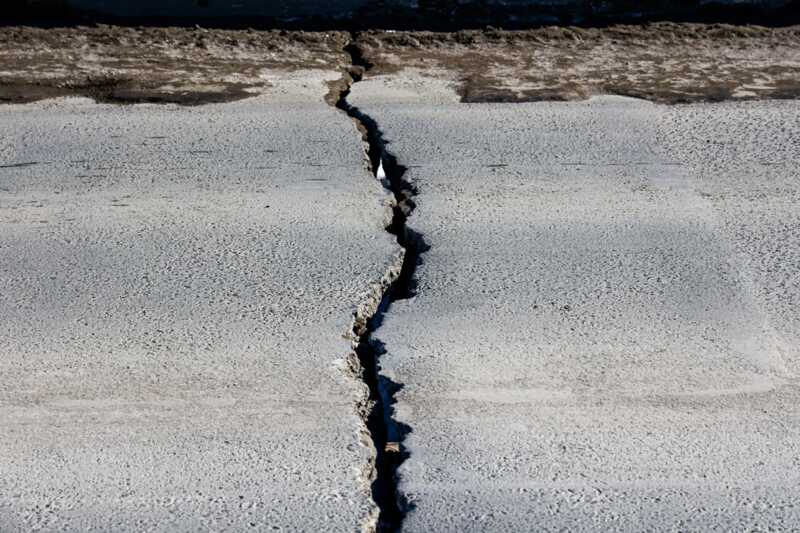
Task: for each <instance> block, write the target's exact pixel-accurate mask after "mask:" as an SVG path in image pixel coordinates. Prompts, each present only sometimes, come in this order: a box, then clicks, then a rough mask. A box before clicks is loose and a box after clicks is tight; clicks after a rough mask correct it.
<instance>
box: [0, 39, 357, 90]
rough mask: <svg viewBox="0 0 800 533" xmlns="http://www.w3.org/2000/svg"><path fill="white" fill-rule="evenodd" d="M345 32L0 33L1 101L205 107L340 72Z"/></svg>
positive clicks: (343, 55)
mask: <svg viewBox="0 0 800 533" xmlns="http://www.w3.org/2000/svg"><path fill="white" fill-rule="evenodd" d="M348 39H349V35H348V34H347V33H343V32H314V33H312V32H302V31H280V30H277V31H256V30H206V29H202V28H132V27H131V28H129V27H119V26H103V25H100V26H91V27H80V26H79V27H69V28H47V29H45V28H32V27H22V26H19V27H5V28H0V102H7V103H11V102H17V103H19V102H30V101H34V100H40V99H42V98H51V97H55V96H67V95H84V96H90V97H92V98H94V99H96V100H98V101H102V102H117V103H135V102H174V103H179V104H202V103H211V102H223V101H230V100H236V99H240V98H245V97H247V96H252V95H254V94H259V93H261V92H263V91H264V90H265V89H267V88H268V87H269V85H270V82H269V79H270V74H271V73H274V72H276V71H293V70H299V69H303V70H306V69H319V70H336V71H338V70H340V69H341V68H342V66H343V65H344V64H347V63H348V62H349V57H348V55H347V54H346V53H344V52H343V51H342V49H343V47H344V46H345V44H346V42H347V41H348Z"/></svg>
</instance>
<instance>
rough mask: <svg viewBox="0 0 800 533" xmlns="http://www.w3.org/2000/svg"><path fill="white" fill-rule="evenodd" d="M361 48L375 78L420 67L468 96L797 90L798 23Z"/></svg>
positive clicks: (416, 39)
mask: <svg viewBox="0 0 800 533" xmlns="http://www.w3.org/2000/svg"><path fill="white" fill-rule="evenodd" d="M359 45H360V47H361V49H362V52H363V54H364V57H365V58H366V59H367V60H368V61H369V62H370V63H372V64H373V68H372V69H370V74H371V75H378V74H381V73H384V74H385V73H395V72H398V71H399V70H401V69H403V68H407V67H414V68H416V69H419V70H421V71H422V72H429V73H430V75H432V76H436V77H444V78H446V79H450V80H452V81H453V83H454V85H455V86H456V88H457V90H458V92H459V95H460V96H461V100H462V101H464V102H486V101H494V102H497V101H508V102H520V101H536V100H576V99H583V98H587V97H589V96H591V95H594V94H616V95H622V96H633V97H638V98H644V99H648V100H652V101H657V102H664V103H682V102H697V101H718V100H727V99H753V98H795V97H797V96H799V95H800V26H792V27H786V28H763V27H757V26H726V25H701V24H674V23H658V24H650V25H644V26H611V27H608V28H603V29H585V28H573V27H549V28H541V29H536V30H528V31H501V30H488V31H462V32H457V33H429V32H417V33H408V32H392V33H387V32H368V33H365V34H364V35H362V36H361V37H360V39H359Z"/></svg>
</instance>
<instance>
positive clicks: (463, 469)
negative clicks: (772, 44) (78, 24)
mask: <svg viewBox="0 0 800 533" xmlns="http://www.w3.org/2000/svg"><path fill="white" fill-rule="evenodd" d="M103 31H105V30H103ZM103 31H101V32H100V35H105V34H104V33H103ZM153 31H155V30H153ZM726 31H727V30H726ZM23 33H24V32H23ZM156 33H157V32H156ZM181 35H183V33H181ZM212 37H213V36H212ZM229 37H231V36H230V35H227V34H226V38H229ZM282 37H286V36H285V35H282ZM412 37H413V36H412ZM38 38H42V36H41V35H39V36H38ZM103 38H105V37H103ZM396 38H398V39H400V40H402V39H407V38H408V36H407V35H400V36H396ZM504 38H505V37H504ZM205 39H210V40H211V42H212V45H211V51H210V52H208V53H209V54H211V55H213V56H214V57H213V59H214V61H213V64H214V68H213V69H211V70H209V71H205V72H206V73H205V74H203V72H201V70H202V69H200V70H198V71H197V72H195V76H194V77H192V79H191V80H190V83H187V84H186V86H184V87H183V88H182V89H181V91H188V92H186V93H184V92H181V91H178V92H179V93H180V98H174V97H173V96H174V95H173V96H169V97H166V98H165V97H164V94H163V91H164V90H165V89H164V86H159V87H158V91H157V92H158V93H159V94H158V95H155V96H154V95H153V94H150V93H147V91H151V90H153V87H150V86H149V85H148V84H147V83H143V84H141V86H139V87H138V89H137V90H142V91H145V92H144V93H137V94H136V96H135V98H134V97H132V98H131V99H126V97H124V94H128V93H124V94H123V93H115V92H114V91H116V90H117V89H118V87H116V86H115V88H113V89H112V90H111V91H112V93H102V94H101V95H100V97H99V98H98V97H97V95H96V94H94V93H92V92H91V91H88V90H87V89H86V88H85V87H83V86H80V87H77V88H76V87H75V86H69V87H67V89H68V90H66V92H58V91H61V90H62V89H64V88H63V87H60V86H59V87H56V88H55V89H53V90H56V89H57V90H56V92H55V93H54V94H51V93H50V92H48V91H50V90H51V89H52V87H50V88H48V89H47V90H45V91H44V92H43V93H42V94H39V95H34V97H33V98H27V97H25V98H17V99H14V98H12V100H14V101H25V102H27V101H28V100H29V99H33V100H38V99H39V98H43V97H46V96H55V95H61V94H88V95H90V96H94V97H96V98H98V99H99V100H101V101H115V102H117V101H119V102H126V103H132V102H138V101H141V99H142V98H144V99H145V100H147V99H150V98H154V101H159V102H164V101H167V102H179V103H183V104H198V103H203V102H209V101H210V102H216V101H218V100H220V99H221V100H225V101H227V100H234V101H229V102H227V103H210V104H207V105H202V106H195V107H185V106H177V105H173V104H167V105H163V104H162V105H153V104H145V105H109V104H103V103H95V102H93V101H91V100H89V99H86V98H58V99H44V100H41V101H36V102H32V103H25V104H20V103H16V104H12V105H3V106H0V317H2V319H1V321H2V324H3V328H2V329H0V427H2V428H3V429H2V430H0V458H2V459H0V473H2V476H0V524H2V526H3V527H2V528H0V529H3V530H4V531H5V530H9V531H29V530H43V531H54V530H67V531H72V530H78V529H81V530H96V531H108V530H124V531H127V530H154V531H198V530H204V531H211V530H235V531H238V530H244V529H253V528H255V529H256V530H266V529H268V528H273V529H284V530H293V531H294V530H299V531H318V530H326V531H327V530H330V531H359V530H361V531H373V530H376V529H377V530H393V529H395V528H397V526H398V522H400V521H401V522H402V524H401V525H402V529H403V530H406V531H483V530H492V531H495V530H507V531H519V530H530V529H536V530H541V531H550V530H563V529H569V530H585V531H601V530H602V531H606V530H641V529H658V530H661V529H670V530H672V529H678V530H703V531H705V530H731V529H733V530H766V529H771V530H793V529H797V528H798V527H800V507H798V505H797V503H796V502H797V501H800V494H798V492H800V491H798V487H800V444H798V443H797V435H798V434H800V407H798V405H800V403H798V400H800V393H799V390H798V384H799V383H798V380H797V372H798V371H799V370H800V353H798V350H797V348H796V347H797V346H798V345H800V314H798V312H797V308H798V304H800V278H798V275H797V272H798V271H800V268H798V267H800V203H798V200H800V184H798V181H797V176H796V168H797V166H798V164H800V119H799V117H800V105H799V104H798V101H797V100H792V99H786V100H761V101H741V102H722V103H713V104H709V103H703V102H704V101H706V100H708V99H709V98H708V94H710V93H714V94H717V89H718V85H717V83H718V82H719V79H717V78H716V76H717V75H718V74H719V72H727V71H726V70H725V69H724V68H722V69H716V70H714V73H713V74H709V80H708V85H707V86H703V85H702V78H701V82H700V89H699V90H696V89H697V87H695V89H693V90H695V92H693V93H692V94H693V95H694V96H692V97H691V98H690V99H691V100H692V101H694V102H695V103H692V104H690V105H663V104H661V103H653V102H650V101H645V100H638V99H632V98H624V97H620V96H608V95H604V96H599V97H593V98H590V99H586V100H583V101H576V102H537V103H522V102H517V103H513V104H509V103H504V104H501V103H481V104H472V103H463V101H464V100H465V98H464V83H465V81H464V80H465V78H464V77H463V76H464V72H465V71H464V70H460V69H463V68H464V65H460V64H447V62H446V61H444V60H442V59H441V58H442V57H446V56H447V55H448V53H449V52H448V51H447V50H446V46H445V45H442V44H441V43H437V44H436V47H437V48H438V49H439V50H438V53H439V54H440V55H438V56H436V57H435V60H436V65H433V66H432V65H424V64H422V65H420V64H412V65H411V68H408V69H405V70H399V69H397V68H394V67H393V68H387V66H386V64H388V63H390V62H391V61H390V60H396V59H397V57H399V56H392V54H395V53H397V50H394V51H392V50H389V51H387V48H382V49H380V50H379V51H376V50H377V49H376V48H375V47H374V46H375V44H374V43H375V41H374V39H376V37H375V35H373V34H370V35H368V36H367V39H366V40H362V41H359V36H356V38H355V40H348V39H347V38H345V37H344V36H343V35H341V34H331V36H329V37H324V38H323V37H320V36H316V37H315V36H310V37H307V36H306V37H303V36H301V41H303V42H307V43H311V44H310V45H309V46H311V48H312V49H313V50H311V52H309V53H310V54H311V55H310V56H303V58H301V59H298V61H297V64H288V63H280V61H278V60H276V59H275V58H274V57H273V58H272V59H270V62H269V63H268V64H264V65H259V64H258V59H257V54H256V55H253V54H254V51H253V50H252V49H250V50H249V51H248V54H249V55H248V56H247V61H248V62H252V65H251V66H252V70H250V71H248V72H249V73H248V75H251V76H252V79H250V80H249V81H247V83H248V84H251V85H248V87H249V89H250V90H248V91H247V95H244V94H241V93H240V92H239V89H240V87H239V86H236V88H235V89H236V90H235V91H234V92H233V93H230V94H228V93H226V94H224V95H222V96H220V95H219V94H216V93H214V95H213V96H209V94H210V92H209V90H208V87H209V85H208V84H206V83H205V82H206V81H209V80H208V79H205V78H203V76H205V75H206V74H208V72H212V71H213V76H212V77H214V76H225V75H227V74H226V73H225V72H222V70H224V69H222V70H214V69H220V68H222V67H221V65H223V63H224V58H223V59H221V57H222V56H224V53H222V52H220V50H221V48H217V47H216V45H214V44H213V43H214V41H213V38H211V37H206V38H205ZM293 39H294V37H292V36H290V37H288V41H289V42H290V43H294V44H291V46H295V44H296V43H295V42H294V40H293ZM369 39H372V41H370V40H369ZM382 39H384V41H383V42H384V44H385V43H386V42H390V43H392V46H395V45H396V44H397V43H396V41H394V39H395V37H392V36H387V35H384V36H383V37H382ZM492 39H493V38H492ZM268 41H269V38H267V44H268ZM359 42H361V43H372V44H369V45H365V48H364V49H363V51H364V52H366V53H364V55H363V57H362V56H359V55H354V56H353V57H351V58H350V59H348V58H347V53H346V52H347V50H345V49H344V47H345V46H346V44H347V43H354V44H355V45H356V46H358V43H359ZM254 43H255V44H254ZM259 43H260V44H259ZM320 43H323V44H320ZM734 43H735V39H734ZM228 44H229V45H230V46H234V47H236V46H238V45H235V44H231V43H228ZM616 44H619V43H615V45H616ZM750 45H752V43H750V44H749V45H748V46H750ZM81 46H83V45H81ZM247 46H251V47H256V48H258V46H266V47H267V48H269V46H267V45H265V44H264V42H261V41H258V39H256V41H254V42H251V43H249V44H248V45H247ZM282 46H290V45H289V44H286V43H283V45H282ZM298 46H301V48H302V46H306V45H302V44H301V45H298ZM338 46H341V47H343V48H342V50H338V48H337V47H338ZM369 46H373V48H370V47H369ZM492 46H493V47H495V46H501V45H499V44H498V43H496V42H495V43H494V44H493V45H492ZM725 46H731V45H730V43H728V44H726V45H725ZM759 46H760V45H759ZM443 47H444V48H445V49H442V48H443ZM413 48H414V50H413V54H419V49H418V47H417V46H416V45H415V47H413ZM768 48H769V46H765V47H761V48H760V49H761V51H762V52H763V54H764V55H763V56H758V57H759V61H765V62H766V63H764V64H768V63H770V62H772V63H778V62H780V61H779V58H778V56H777V54H778V52H773V53H772V54H770V53H768V52H767V51H766V50H767V49H768ZM357 50H358V53H359V54H360V53H361V51H362V50H361V49H357ZM256 51H257V50H256ZM495 52H496V50H495V49H494V48H493V49H492V52H491V53H492V54H494V53H495ZM159 53H161V52H159ZM180 53H181V54H184V53H187V52H186V50H185V49H184V50H182V51H181V52H180ZM351 53H352V50H351ZM409 53H411V52H409ZM548 53H555V52H553V51H552V50H551V51H550V52H548ZM204 54H206V52H202V53H200V55H201V56H204V57H205V59H204V61H206V60H209V58H208V57H207V56H205V55H204ZM214 54H216V55H214ZM220 54H222V55H221V56H220ZM314 54H323V55H324V57H325V58H326V59H325V60H327V61H329V64H327V65H326V66H323V63H321V62H319V61H315V60H312V59H309V57H314ZM381 54H383V55H381ZM415 57H417V56H415ZM487 57H489V56H487ZM736 57H738V56H736ZM754 57H755V56H754ZM387 58H388V59H387ZM392 58H394V59H392ZM765 58H766V59H765ZM184 59H185V60H186V61H189V62H190V63H191V62H192V61H194V59H186V58H184ZM489 59H490V60H491V57H489ZM729 60H730V62H731V64H736V60H735V57H733V56H732V58H729ZM93 61H94V60H93ZM309 61H311V62H313V63H314V65H313V67H312V68H305V66H306V65H308V64H309ZM359 61H363V65H361V66H364V67H366V72H360V71H359V74H363V78H362V77H361V76H360V75H359V76H357V77H356V80H355V81H358V83H354V84H352V85H351V84H350V83H343V81H342V80H343V79H344V80H347V77H346V74H344V73H345V72H347V71H348V70H349V71H350V72H351V73H352V72H353V67H354V66H358V65H355V63H357V62H359ZM782 61H783V62H782V63H781V64H782V69H783V70H780V72H778V71H770V72H772V73H773V74H775V72H778V74H780V75H781V76H782V75H783V74H785V73H786V72H790V71H792V69H794V68H795V66H794V63H793V62H794V57H793V56H786V57H784V58H783V60H782ZM351 62H353V64H350V63H351ZM373 62H374V63H373ZM381 62H387V63H386V64H382V63H381ZM94 63H97V64H104V63H103V61H94ZM94 63H93V64H94ZM611 63H612V64H613V61H612V62H611ZM723 63H724V61H723ZM764 64H762V65H761V66H762V67H763V66H764ZM6 66H7V67H8V65H6ZM739 66H741V65H739ZM167 67H168V65H166V66H164V69H163V71H159V72H160V73H165V72H170V71H169V68H167ZM262 67H263V68H262ZM395 67H396V65H395ZM8 68H10V67H8ZM747 68H748V69H750V70H748V76H750V74H752V72H754V71H756V70H758V68H759V67H758V65H755V66H754V65H750V64H748V65H747ZM426 69H427V70H426ZM12 70H13V68H12ZM123 70H124V68H123ZM612 70H613V69H612ZM220 72H222V74H220ZM698 72H699V71H692V76H699V75H700V74H698ZM29 74H30V72H28V73H27V74H25V75H29ZM573 74H574V73H572V74H570V75H573ZM6 75H8V74H6ZM118 75H119V72H117V73H116V74H114V76H118ZM159 75H161V74H159ZM575 75H576V76H577V79H580V78H581V76H580V75H578V74H575ZM343 76H345V77H344V78H343ZM601 76H602V74H601ZM11 77H13V76H11ZM23 77H24V76H23ZM712 77H713V78H714V79H713V80H712V79H711V78H712ZM778 77H780V76H778ZM645 78H646V79H645V80H644V81H642V82H641V83H642V85H640V86H639V87H640V88H641V89H642V92H641V93H637V94H639V95H640V96H649V97H651V99H652V100H655V101H663V100H662V98H660V97H659V95H657V94H653V93H652V92H649V91H651V90H652V86H651V85H649V84H650V83H651V82H652V78H649V77H645ZM114 79H117V78H114ZM215 79H216V78H215ZM220 79H222V78H220ZM226 79H227V78H226ZM643 79H644V78H643ZM748 79H749V78H748ZM457 80H461V81H460V82H456V81H457ZM28 81H29V82H30V81H31V80H28ZM467 81H469V80H467ZM483 81H486V80H483ZM483 81H482V82H481V83H483ZM529 81H530V80H528V81H526V82H525V83H528V82H529ZM540 81H541V80H538V81H537V83H538V82H540ZM596 81H597V80H596V79H593V81H592V83H591V84H588V85H587V87H590V89H591V90H589V89H587V91H588V92H586V93H583V92H580V91H578V92H577V93H574V94H580V95H582V96H588V94H591V93H593V92H594V91H596V90H598V89H597V88H598V87H602V86H603V85H602V84H601V83H595V82H596ZM26 83H27V82H26ZM492 83H494V81H492ZM514 83H515V82H514V81H513V80H510V81H509V80H506V81H504V83H503V91H508V90H510V91H511V92H512V93H514V94H516V95H520V94H523V92H524V91H523V90H522V88H521V87H522V86H521V85H520V87H517V88H516V89H519V90H516V89H515V87H514ZM632 83H633V84H634V85H636V83H639V82H637V81H636V80H633V81H632ZM192 84H196V85H197V87H195V88H194V89H192V87H191V86H192ZM570 84H572V81H570ZM0 85H2V83H0ZM45 85H46V84H45ZM726 86H727V87H732V85H730V84H729V85H726ZM47 87H49V86H47ZM154 87H155V86H154ZM198 87H199V88H198ZM486 87H488V89H489V93H491V92H492V91H495V89H496V87H494V86H492V85H491V84H489V85H487V86H486ZM509 87H510V88H509ZM570 87H573V85H570ZM703 88H707V89H709V91H710V93H705V92H703ZM762 88H763V90H764V92H763V93H761V94H760V96H759V94H756V95H755V96H754V95H753V94H746V95H745V96H743V98H747V99H749V98H754V97H759V98H768V97H774V96H776V93H775V92H774V90H775V89H776V86H775V85H764V86H763V87H762ZM18 89H19V85H14V86H13V87H12V92H13V91H17V90H18ZM168 89H169V88H168ZM195 89H197V91H198V92H197V93H196V94H195V93H192V91H193V90H195ZM223 89H224V88H223ZM223 89H220V90H223ZM171 90H172V89H169V90H167V92H169V91H171ZM215 90H216V89H215ZM525 90H527V89H525ZM670 90H671V89H670ZM747 90H755V91H756V92H757V91H758V90H759V89H758V88H757V87H756V88H755V89H753V88H752V87H748V88H747ZM337 91H341V92H338V93H337ZM348 91H349V92H348ZM211 92H213V91H211ZM223 92H224V90H223ZM479 92H480V91H479ZM634 92H635V91H634ZM0 93H2V90H0ZM14 94H16V93H14ZM109 94H111V96H112V97H109ZM114 94H116V95H117V96H114ZM120 94H123V97H120V98H118V96H119V95H120ZM170 94H171V93H170ZM197 94H200V95H201V96H199V97H197ZM483 94H484V96H485V95H486V94H488V93H483ZM570 94H573V93H570ZM731 94H732V93H731ZM25 95H27V93H25V94H23V96H25ZM337 95H338V96H337ZM244 96H248V97H246V98H244ZM539 96H541V95H539ZM539 96H537V97H536V98H535V99H539ZM662 96H663V95H662ZM683 96H685V95H683ZM683 96H682V97H683ZM728 96H731V95H728ZM779 96H781V97H788V96H790V95H789V94H786V93H781V94H780V95H779ZM550 97H553V95H550ZM550 97H548V98H550ZM526 98H527V97H526ZM484 99H485V100H494V99H496V98H494V97H492V96H491V95H490V96H486V97H485V98H484ZM501 99H505V97H504V98H501ZM515 99H516V98H515ZM523 99H525V98H523ZM667 100H669V99H667ZM334 104H338V105H339V107H340V110H337V109H336V108H335V107H334ZM351 106H355V108H353V107H351ZM356 108H357V109H356ZM341 110H344V111H346V112H347V114H345V113H342V112H341ZM347 115H350V116H349V117H348V116H347ZM351 118H355V119H356V124H355V126H354V124H353V122H352V121H351ZM362 137H363V138H362ZM378 162H381V163H382V165H381V166H380V170H378V169H377V168H376V167H377V163H378ZM375 172H378V173H379V177H382V178H384V179H383V181H380V180H378V179H376V178H375V176H373V173H375ZM380 172H384V173H386V176H385V177H384V176H382V175H380ZM393 208H394V209H393ZM398 209H399V210H400V211H399V212H398ZM406 217H407V218H406ZM390 232H394V233H397V234H398V237H399V238H398V239H396V238H395V236H394V235H392V234H391V233H390ZM420 239H424V241H422V240H420ZM415 241H418V242H424V244H425V247H424V249H418V250H413V249H412V250H411V253H406V254H405V256H404V250H403V247H408V246H409V244H410V243H413V242H415ZM398 242H399V243H400V244H398ZM406 252H408V250H406ZM420 252H424V253H422V254H421V255H418V254H420ZM404 257H405V263H404V264H403V267H402V272H401V271H400V266H399V262H400V261H402V260H403V258H404ZM409 258H411V264H409ZM393 291H394V292H393ZM367 322H368V323H367ZM366 348H368V349H366ZM354 351H357V352H359V353H358V354H356V355H357V356H358V357H359V360H358V361H355V360H354V357H356V355H354V353H353V352H354ZM369 374H372V375H369ZM377 419H380V420H377ZM376 448H378V449H377V450H376ZM389 452H390V453H389ZM387 453H388V457H389V462H391V464H388V465H387V464H383V465H382V464H381V462H382V461H383V462H385V461H386V457H387ZM392 454H394V455H392ZM382 455H383V457H382ZM396 456H400V457H402V462H401V461H398V460H397V457H396ZM376 461H377V462H378V464H377V465H376V464H375V463H376ZM395 469H396V471H395ZM395 492H396V494H395ZM387 494H388V495H390V496H391V497H396V498H398V500H399V510H400V511H401V512H402V515H401V516H393V517H391V519H390V518H387V517H386V516H384V517H382V518H381V516H380V514H381V513H384V514H386V513H387V512H394V511H391V510H388V511H387V502H386V501H385V498H386V496H387Z"/></svg>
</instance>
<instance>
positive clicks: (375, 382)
mask: <svg viewBox="0 0 800 533" xmlns="http://www.w3.org/2000/svg"><path fill="white" fill-rule="evenodd" d="M356 42H357V35H356V34H355V33H353V34H352V38H351V40H350V42H349V43H348V44H347V45H346V46H345V47H344V50H345V51H346V52H347V53H348V54H349V55H350V58H351V66H350V68H349V69H348V71H347V72H346V73H345V74H344V77H343V80H340V81H339V82H336V83H333V84H332V85H331V92H330V93H329V95H328V98H327V100H328V102H329V103H331V104H332V105H335V106H336V107H337V108H338V109H340V110H342V111H343V112H345V113H347V115H348V116H349V117H350V118H352V119H353V121H354V122H355V124H356V126H357V128H358V130H359V132H361V134H362V136H363V139H364V140H365V141H366V148H367V149H366V156H367V159H368V166H369V170H370V171H371V173H372V174H373V175H375V177H376V178H377V179H380V180H381V183H382V185H383V186H384V187H385V188H386V189H387V190H388V191H390V192H391V193H392V195H393V196H394V206H393V212H392V218H391V221H390V223H389V225H388V226H387V227H386V231H387V232H389V233H391V234H392V235H394V236H395V237H396V239H397V242H398V244H399V245H400V246H401V247H402V248H403V250H404V251H405V254H404V256H403V262H402V266H401V268H400V272H399V273H398V274H397V276H396V278H395V279H394V281H393V282H392V283H391V284H390V285H389V286H388V288H387V289H386V290H385V292H384V293H383V295H382V297H381V301H380V303H379V305H378V306H377V309H376V310H375V312H374V313H373V314H372V315H371V316H370V317H367V319H366V322H365V323H364V324H361V325H358V324H357V325H356V326H355V327H354V332H353V333H354V335H355V337H356V339H357V340H358V342H357V345H356V348H355V351H356V354H357V356H358V360H359V363H360V367H361V368H360V375H361V377H362V379H363V380H364V382H365V383H366V384H367V386H368V388H369V405H368V409H366V410H365V409H363V406H360V407H362V408H361V409H360V411H362V413H363V412H364V411H366V413H367V415H366V420H365V423H366V426H367V429H368V431H369V434H370V436H371V438H372V441H373V444H374V446H375V450H376V458H375V475H374V481H373V483H372V497H373V500H374V501H375V503H376V505H377V506H378V509H379V516H378V520H377V524H376V530H377V531H379V532H390V531H392V532H393V531H399V530H400V529H401V526H402V523H403V519H404V517H405V515H406V514H407V512H408V511H409V510H410V504H409V503H408V502H407V501H404V499H403V497H402V495H401V494H399V493H398V490H397V484H398V480H397V469H398V468H399V466H400V465H401V464H402V462H403V461H404V460H405V459H406V457H407V456H408V453H407V451H406V450H405V449H404V448H403V440H404V439H405V436H406V435H408V433H410V432H411V428H410V427H409V426H407V425H405V424H402V423H399V422H397V421H396V420H394V418H393V414H394V408H393V405H394V403H395V395H396V394H397V392H399V391H400V390H401V389H402V388H403V384H401V383H395V382H394V381H392V380H391V379H389V378H387V377H385V376H382V375H381V374H380V357H381V356H382V355H383V354H385V353H386V349H385V347H384V345H383V343H382V342H381V341H380V340H378V339H376V338H374V337H373V336H372V333H373V332H374V331H375V330H377V329H378V327H380V324H381V322H382V321H383V318H384V316H385V315H386V313H388V312H389V311H390V309H391V306H392V303H393V302H395V301H398V300H402V299H407V298H411V297H412V296H414V294H415V291H416V281H415V276H414V273H415V271H416V268H417V266H418V265H419V264H420V262H421V255H422V254H423V253H424V252H425V251H427V250H428V249H429V246H428V245H427V244H426V243H425V240H424V238H423V237H422V235H421V234H419V233H417V232H415V231H414V230H412V229H410V228H409V227H408V226H407V224H406V222H407V220H408V217H409V216H410V214H411V213H412V211H413V210H414V208H415V204H414V197H415V196H416V195H417V190H416V188H415V187H414V186H413V185H412V184H411V183H410V182H409V181H407V180H406V179H405V177H404V176H405V173H406V170H407V169H406V167H404V166H403V165H401V164H400V163H398V161H397V158H396V157H395V156H394V155H393V154H391V153H390V152H389V151H388V150H387V148H386V145H387V142H386V141H385V139H384V138H383V132H382V131H381V129H380V127H379V126H378V123H377V122H376V121H375V120H374V119H373V118H372V117H370V116H369V115H367V114H366V113H364V112H363V111H361V110H360V109H358V108H357V107H355V106H353V105H351V104H350V103H349V102H348V101H347V97H348V95H349V94H350V89H351V87H352V85H353V84H355V83H358V82H359V81H361V79H362V78H363V76H364V73H365V72H367V71H368V70H369V69H370V68H372V64H371V63H369V61H367V60H366V59H365V58H364V56H363V54H362V51H361V49H360V48H359V47H358V45H357V44H356ZM381 170H382V171H383V173H384V174H385V177H382V176H379V174H380V172H381Z"/></svg>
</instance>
